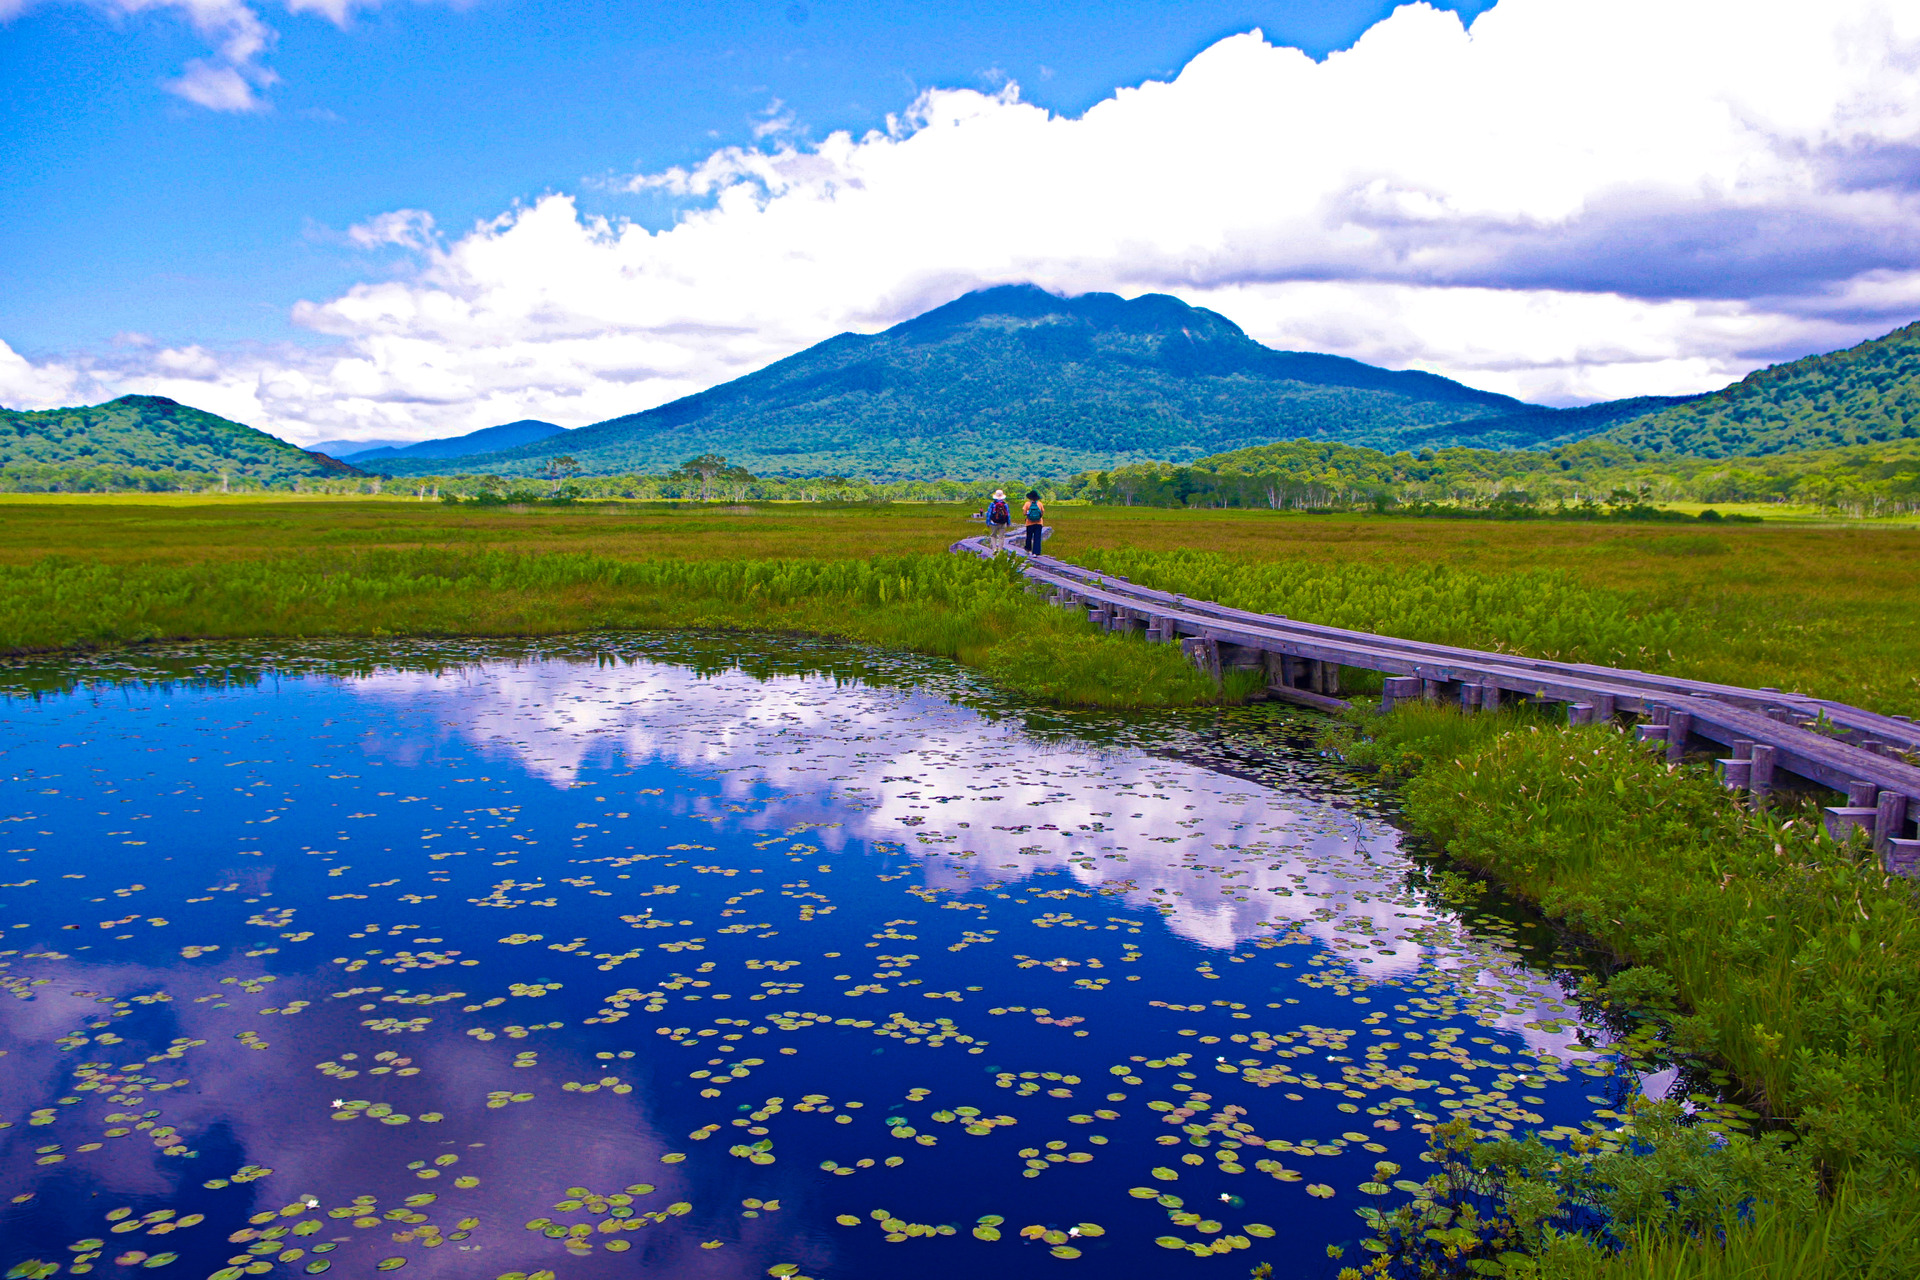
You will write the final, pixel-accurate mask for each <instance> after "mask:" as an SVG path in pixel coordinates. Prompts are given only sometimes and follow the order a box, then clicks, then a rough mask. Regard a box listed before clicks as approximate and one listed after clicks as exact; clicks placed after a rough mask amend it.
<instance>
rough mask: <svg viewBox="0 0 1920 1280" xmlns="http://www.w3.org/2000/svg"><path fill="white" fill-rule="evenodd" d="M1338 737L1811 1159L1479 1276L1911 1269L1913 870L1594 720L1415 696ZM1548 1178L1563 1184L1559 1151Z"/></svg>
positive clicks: (1917, 1042) (1918, 955)
mask: <svg viewBox="0 0 1920 1280" xmlns="http://www.w3.org/2000/svg"><path fill="white" fill-rule="evenodd" d="M1449 720H1452V721H1458V722H1460V724H1459V727H1457V728H1456V727H1452V726H1449V725H1447V724H1445V723H1443V722H1446V721H1449ZM1347 732H1348V733H1349V734H1351V735H1352V738H1353V739H1354V740H1364V741H1365V746H1364V748H1357V747H1354V746H1349V747H1348V748H1347V750H1348V753H1349V755H1350V758H1353V759H1356V760H1364V761H1368V762H1371V763H1376V764H1381V765H1385V766H1388V767H1391V768H1395V769H1398V770H1400V771H1402V772H1404V773H1406V774H1407V775H1409V776H1408V781H1407V783H1406V786H1405V789H1404V791H1405V802H1406V812H1407V814H1408V817H1409V818H1410V819H1411V820H1412V822H1413V823H1414V824H1415V825H1416V826H1417V827H1418V828H1419V829H1421V830H1422V831H1424V832H1426V833H1429V834H1430V835H1432V836H1433V837H1435V838H1436V839H1437V840H1439V841H1440V842H1441V843H1443V844H1444V845H1445V847H1446V849H1447V851H1448V853H1449V854H1450V855H1451V856H1452V857H1454V858H1456V859H1458V860H1459V861H1461V862H1463V863H1465V864H1466V865H1468V866H1469V867H1472V868H1474V869H1476V870H1478V871H1481V872H1484V873H1486V874H1488V875H1490V876H1492V877H1495V878H1497V879H1498V880H1499V881H1500V882H1501V883H1503V884H1504V885H1506V886H1508V887H1510V888H1512V889H1513V890H1515V891H1516V892H1518V893H1520V894H1522V895H1523V896H1526V897H1529V898H1531V899H1533V900H1535V901H1537V902H1538V903H1539V904H1540V907H1541V908H1542V910H1543V911H1545V912H1546V913H1547V914H1548V915H1549V916H1551V917H1554V918H1555V919H1558V920H1560V921H1562V922H1564V923H1565V924H1566V925H1567V926H1568V927H1569V928H1571V929H1573V930H1576V931H1577V932H1579V933H1580V934H1582V935H1584V936H1586V937H1588V938H1591V939H1594V940H1596V941H1598V942H1599V943H1601V944H1603V945H1604V946H1605V947H1606V948H1608V949H1609V950H1611V951H1612V952H1613V953H1614V954H1615V955H1616V956H1618V957H1620V958H1621V959H1622V960H1623V961H1624V962H1626V963H1628V964H1630V965H1634V966H1640V967H1635V968H1629V969H1627V970H1626V971H1625V972H1624V973H1622V974H1620V975H1618V976H1616V978H1615V979H1614V981H1613V984H1612V988H1611V990H1610V993H1609V994H1610V998H1612V999H1613V1000H1615V1001H1616V1002H1619V1003H1622V1004H1625V1005H1630V1006H1633V1007H1636V1008H1640V1009H1649V1008H1650V1009H1651V1011H1652V1012H1654V1013H1655V1014H1657V1015H1659V1016H1658V1017H1657V1018H1656V1019H1655V1021H1656V1023H1657V1025H1658V1027H1659V1028H1660V1030H1659V1032H1658V1034H1659V1035H1660V1036H1661V1037H1662V1038H1663V1039H1664V1041H1665V1048H1666V1050H1667V1051H1668V1052H1670V1053H1671V1054H1673V1055H1675V1056H1679V1057H1685V1056H1689V1055H1693V1056H1700V1055H1717V1056H1718V1057H1719V1058H1721V1059H1722V1060H1724V1061H1725V1062H1726V1063H1728V1064H1729V1065H1730V1066H1731V1067H1732V1068H1733V1070H1734V1071H1735V1073H1736V1074H1737V1075H1738V1076H1739V1077H1740V1078H1741V1079H1742V1080H1743V1081H1744V1082H1745V1083H1746V1084H1747V1085H1748V1087H1749V1088H1751V1089H1752V1090H1753V1092H1754V1093H1755V1094H1756V1095H1757V1096H1758V1097H1759V1098H1760V1099H1761V1100H1762V1101H1763V1102H1764V1104H1765V1106H1766V1107H1767V1108H1768V1109H1769V1110H1770V1111H1771V1112H1773V1113H1774V1114H1775V1115H1777V1116H1780V1117H1783V1118H1789V1119H1791V1120H1792V1121H1793V1122H1794V1129H1795V1132H1796V1134H1797V1143H1796V1144H1795V1145H1796V1149H1797V1151H1798V1152H1799V1153H1800V1155H1799V1158H1801V1159H1803V1160H1804V1161H1805V1162H1806V1169H1807V1170H1808V1176H1809V1177H1810V1178H1811V1177H1814V1176H1816V1175H1817V1177H1818V1178H1819V1179H1820V1180H1821V1181H1822V1182H1823V1183H1824V1184H1825V1186H1826V1188H1827V1189H1828V1190H1829V1191H1830V1192H1831V1194H1830V1195H1828V1196H1826V1197H1825V1198H1823V1199H1807V1200H1802V1199H1801V1198H1799V1197H1797V1196H1794V1195H1791V1194H1788V1193H1786V1192H1784V1191H1780V1190H1778V1188H1776V1189H1775V1190H1774V1191H1773V1192H1770V1193H1767V1194H1765V1195H1762V1194H1761V1193H1760V1192H1758V1191H1757V1190H1756V1189H1755V1185H1754V1184H1751V1183H1745V1184H1743V1183H1739V1182H1738V1181H1737V1180H1736V1181H1732V1182H1729V1183H1728V1184H1727V1189H1726V1190H1725V1192H1724V1195H1723V1197H1722V1200H1721V1202H1720V1203H1719V1204H1718V1205H1717V1206H1709V1207H1710V1208H1712V1209H1713V1212H1712V1213H1711V1214H1704V1215H1697V1216H1696V1217H1694V1218H1693V1219H1690V1220H1688V1221H1686V1222H1678V1221H1675V1222H1668V1223H1667V1224H1666V1225H1665V1226H1664V1227H1663V1226H1661V1225H1660V1222H1659V1221H1658V1220H1657V1219H1656V1218H1647V1219H1645V1220H1643V1221H1638V1222H1636V1223H1633V1224H1627V1225H1626V1227H1624V1228H1622V1229H1620V1230H1619V1231H1618V1236H1617V1243H1619V1244H1621V1245H1623V1246H1624V1248H1623V1250H1622V1251H1621V1252H1619V1253H1617V1254H1615V1253H1612V1252H1606V1251H1602V1252H1601V1253H1594V1254H1593V1256H1591V1257H1589V1258H1587V1259H1586V1261H1583V1262H1580V1263H1579V1265H1578V1266H1575V1265H1573V1264H1574V1261H1575V1258H1576V1255H1577V1254H1580V1252H1581V1250H1582V1249H1586V1245H1590V1244H1591V1243H1592V1240H1591V1238H1589V1239H1588V1240H1587V1242H1586V1245H1582V1244H1579V1243H1576V1242H1573V1241H1571V1239H1566V1240H1563V1242H1562V1243H1557V1244H1556V1243H1554V1239H1553V1238H1552V1237H1551V1235H1542V1236H1539V1237H1538V1238H1537V1239H1536V1240H1535V1241H1534V1243H1533V1245H1532V1246H1531V1247H1529V1248H1527V1249H1521V1250H1515V1249H1513V1248H1512V1247H1511V1246H1510V1247H1509V1251H1510V1252H1514V1254H1515V1257H1514V1258H1513V1259H1509V1260H1507V1261H1504V1262H1502V1261H1500V1260H1498V1259H1494V1260H1493V1262H1494V1264H1495V1265H1498V1266H1499V1267H1500V1268H1502V1269H1501V1270H1499V1271H1497V1272H1486V1274H1506V1275H1511V1276H1515V1277H1519V1276H1535V1275H1538V1276H1549V1275H1553V1276H1558V1275H1565V1276H1570V1277H1571V1276H1586V1275H1592V1276H1595V1277H1600V1276H1606V1277H1638V1276H1653V1275H1661V1276H1666V1275H1699V1276H1722V1275H1725V1276H1733V1275H1743V1274H1751V1275H1793V1276H1808V1277H1812V1276H1822V1277H1824V1276H1836V1277H1837V1276H1855V1275H1863V1276H1864V1275H1876V1276H1887V1277H1894V1276H1910V1275H1915V1274H1920V1225H1917V1220H1916V1217H1915V1215H1913V1214H1912V1212H1911V1205H1912V1204H1913V1203H1914V1199H1915V1197H1916V1196H1917V1195H1920V1107H1917V1105H1916V1104H1920V896H1917V895H1916V889H1915V885H1914V884H1913V882H1912V881H1909V880H1904V879H1900V878H1897V877H1889V876H1887V875H1886V874H1884V873H1883V872H1882V871H1880V869H1879V868H1878V866H1877V865H1876V863H1875V862H1874V860H1873V858H1872V857H1871V855H1870V853H1869V851H1868V850H1866V849H1865V848H1864V846H1863V845H1862V844H1860V843H1859V842H1857V841H1856V842H1854V843H1849V844H1837V843H1835V842H1834V841H1833V840H1831V839H1829V838H1828V837H1827V836H1826V835H1825V833H1824V831H1823V830H1822V829H1821V828H1820V826H1819V824H1818V823H1817V822H1815V821H1813V820H1812V819H1811V817H1810V816H1809V812H1808V811H1807V810H1805V809H1796V808H1794V807H1793V806H1784V807H1782V808H1781V809H1779V810H1775V811H1766V812H1761V813H1754V812H1751V811H1750V810H1748V809H1747V808H1745V807H1743V806H1741V805H1740V804H1738V803H1737V802H1736V799H1735V798H1734V797H1733V796H1732V795H1730V794H1729V793H1728V792H1726V791H1725V790H1723V789H1722V788H1721V787H1720V786H1719V785H1718V784H1717V782H1716V781H1715V780H1714V779H1713V778H1712V777H1711V776H1709V774H1708V773H1707V771H1706V770H1705V769H1704V768H1701V767H1699V766H1697V765H1691V764H1690V765H1669V764H1668V763H1667V762H1666V761H1665V760H1664V759H1663V758H1662V757H1660V756H1657V755H1655V754H1653V753H1650V752H1648V751H1646V750H1645V749H1644V748H1643V747H1641V746H1640V745H1639V744H1637V743H1635V742H1633V741H1631V740H1630V739H1629V738H1628V737H1627V736H1626V735H1625V734H1623V733H1621V732H1619V731H1617V730H1616V729H1614V728H1612V727H1608V726H1594V727H1587V728H1579V729H1567V728H1564V727H1556V726H1551V725H1546V724H1543V723H1540V722H1538V721H1536V722H1533V723H1529V722H1528V717H1527V714H1526V713H1525V712H1517V713H1515V712H1509V713H1503V714H1502V715H1478V716H1464V715H1461V714H1460V713H1459V712H1457V711H1454V710H1451V709H1446V708H1439V707H1433V706H1419V705H1415V706H1408V707H1405V708H1399V709H1396V710H1395V711H1394V713H1393V714H1391V715H1388V716H1382V717H1370V718H1366V719H1362V718H1361V717H1359V716H1354V717H1352V718H1351V720H1350V721H1349V727H1348V730H1347ZM1732 1149H1733V1148H1732V1147H1731V1146H1719V1147H1716V1148H1715V1149H1714V1150H1715V1151H1716V1152H1718V1153H1720V1155H1719V1156H1718V1157H1713V1156H1712V1155H1711V1153H1709V1155H1708V1156H1703V1157H1702V1158H1703V1159H1708V1161H1709V1164H1708V1166H1703V1167H1710V1166H1711V1159H1712V1158H1728V1157H1727V1156H1726V1154H1725V1153H1727V1152H1728V1151H1730V1150H1732ZM1491 1163H1492V1165H1493V1166H1494V1167H1496V1169H1499V1168H1500V1161H1499V1160H1497V1159H1496V1160H1493V1161H1492V1162H1491ZM1521 1163H1522V1165H1524V1163H1525V1162H1524V1161H1523V1162H1521ZM1577 1165H1578V1162H1574V1166H1577ZM1574 1166H1570V1167H1574ZM1504 1172H1505V1173H1507V1174H1509V1175H1511V1174H1514V1173H1515V1172H1516V1168H1515V1166H1513V1165H1512V1164H1511V1163H1509V1164H1508V1166H1506V1167H1505V1168H1504ZM1518 1172H1519V1173H1520V1174H1522V1175H1526V1174H1527V1171H1526V1169H1525V1168H1519V1169H1518ZM1527 1176H1531V1175H1527ZM1546 1185H1550V1186H1552V1187H1556V1188H1560V1189H1563V1190H1565V1191H1566V1192H1567V1193H1568V1195H1569V1196H1570V1197H1572V1196H1573V1195H1574V1191H1575V1187H1574V1180H1573V1179H1572V1177H1571V1175H1570V1174H1569V1173H1568V1172H1567V1170H1566V1169H1562V1170H1561V1171H1560V1172H1559V1173H1557V1174H1556V1175H1555V1178H1554V1179H1549V1180H1547V1183H1546ZM1783 1185H1784V1184H1783ZM1584 1198H1585V1199H1587V1200H1591V1199H1592V1197H1591V1196H1590V1195H1588V1196H1586V1197H1584ZM1608 1229H1612V1228H1608ZM1575 1234H1578V1233H1575ZM1587 1252H1588V1253H1593V1251H1592V1250H1591V1249H1587ZM1562 1263H1564V1264H1565V1266H1564V1267H1563V1266H1562ZM1816 1263H1817V1265H1816ZM1742 1267H1746V1268H1748V1269H1747V1270H1744V1271H1743V1270H1741V1268H1742ZM1754 1267H1761V1268H1765V1267H1777V1268H1784V1269H1774V1270H1767V1269H1760V1270H1754V1269H1752V1268H1754ZM1808 1267H1811V1268H1812V1269H1805V1268H1808ZM1530 1268H1531V1269H1530Z"/></svg>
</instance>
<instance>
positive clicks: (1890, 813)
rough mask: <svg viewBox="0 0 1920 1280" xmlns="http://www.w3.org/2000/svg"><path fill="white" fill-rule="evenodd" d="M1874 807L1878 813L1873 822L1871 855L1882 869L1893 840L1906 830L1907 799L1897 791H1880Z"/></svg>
mask: <svg viewBox="0 0 1920 1280" xmlns="http://www.w3.org/2000/svg"><path fill="white" fill-rule="evenodd" d="M1875 807H1876V808H1878V809H1879V812H1878V813H1876V814H1875V815H1874V820H1873V853H1874V856H1875V857H1877V858H1878V859H1879V860H1880V865H1881V866H1883V867H1884V866H1886V865H1887V855H1888V854H1889V853H1891V852H1892V851H1893V842H1894V840H1896V839H1897V838H1898V837H1899V836H1900V833H1901V832H1903V831H1905V830H1906V827H1907V798H1906V796H1904V795H1902V794H1901V793H1900V792H1898V791H1882V792H1881V793H1880V795H1879V803H1878V804H1877V805H1876V806H1875Z"/></svg>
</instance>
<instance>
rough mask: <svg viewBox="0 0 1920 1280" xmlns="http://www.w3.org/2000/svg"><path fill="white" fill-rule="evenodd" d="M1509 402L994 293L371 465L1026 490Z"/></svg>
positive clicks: (1389, 435) (1224, 335)
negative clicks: (744, 367) (1056, 478)
mask: <svg viewBox="0 0 1920 1280" xmlns="http://www.w3.org/2000/svg"><path fill="white" fill-rule="evenodd" d="M1528 407H1529V406H1526V405H1523V404H1522V403H1521V402H1520V401H1518V400H1515V399H1513V398H1511V397H1509V396H1502V395H1495V394H1493V393H1491V392H1485V391H1478V390H1475V389H1474V388H1472V387H1467V386H1462V385H1461V384H1460V383H1457V382H1453V381H1450V380H1448V379H1446V378H1442V377H1439V376H1437V375H1434V374H1430V373H1418V372H1396V371H1394V370H1390V369H1381V368H1377V367H1375V366H1373V365H1369V364H1363V363H1361V362H1360V361H1358V360H1348V359H1346V358H1344V357H1341V356H1329V355H1320V354H1316V353H1312V352H1298V351H1276V350H1274V349H1273V348H1271V347H1267V346H1264V345H1262V344H1261V343H1259V342H1256V341H1255V340H1254V339H1252V338H1251V337H1249V336H1247V334H1246V333H1245V331H1243V330H1242V329H1241V328H1240V326H1239V325H1236V324H1234V323H1233V322H1232V321H1231V320H1229V319H1227V318H1226V317H1225V316H1223V315H1220V314H1219V313H1218V312H1214V311H1209V310H1207V309H1205V308H1204V307H1195V306H1192V305H1190V304H1188V303H1186V302H1183V301H1181V300H1180V299H1179V298H1175V297H1172V296H1170V295H1167V294H1162V293H1149V294H1143V295H1141V296H1140V297H1137V298H1122V297H1120V296H1119V295H1118V294H1113V293H1083V294H1077V295H1075V296H1072V297H1065V296H1062V295H1060V294H1056V293H1050V292H1048V291H1047V290H1045V289H1042V288H1040V287H1038V286H1037V285H1032V284H1005V285H995V286H993V287H991V288H986V289H976V290H974V291H973V292H972V293H968V294H965V295H963V296H961V297H959V298H955V299H954V300H953V301H951V302H948V303H946V304H944V305H942V306H938V307H935V308H933V309H932V310H930V311H927V312H925V313H924V314H922V315H918V316H915V317H913V318H912V319H910V320H904V321H902V322H900V323H899V324H896V325H894V326H893V327H892V328H890V329H887V330H884V331H882V332H880V333H875V334H864V335H863V334H853V333H843V334H840V335H839V336H837V337H834V338H830V339H828V340H827V341H825V342H822V343H819V344H817V345H815V346H813V347H809V348H808V349H807V350H805V351H802V352H799V353H798V354H796V355H792V356H789V357H787V358H786V359H784V360H779V361H776V362H774V363H773V364H771V365H768V366H767V367H766V368H764V369H760V370H758V371H756V372H754V373H750V374H748V375H746V376H745V377H742V378H736V379H735V380H734V381H732V382H728V383H724V384H722V385H720V386H717V387H711V388H709V389H707V390H705V391H702V392H698V393H696V394H694V395H691V396H687V397H685V398H684V399H681V400H676V401H674V402H672V403H671V404H665V405H661V406H659V407H658V408H655V409H649V410H647V411H645V412H643V413H635V414H629V415H627V416H625V417H621V418H613V419H610V420H608V421H606V422H601V423H597V424H595V425H593V426H589V427H582V428H580V429H579V430H577V431H574V432H571V433H569V434H568V435H567V436H566V437H565V438H564V439H559V438H555V439H549V440H542V441H537V442H534V443H530V444H525V445H522V446H520V447H518V448H510V449H495V450H493V451H491V452H486V453H479V452H477V451H476V452H475V453H473V454H470V455H468V456H465V457H461V458H458V459H449V460H447V461H430V460H428V459H426V458H424V457H417V456H416V457H394V458H383V459H381V462H380V465H381V468H382V470H389V471H392V472H394V473H397V474H405V473H409V472H411V473H415V474H424V473H426V472H427V471H429V470H433V469H439V470H447V469H450V468H457V469H460V470H473V471H487V472H498V473H501V474H531V473H533V472H536V471H538V470H539V469H540V467H541V466H542V465H543V464H544V462H545V460H546V459H547V458H549V457H551V456H553V455H555V454H557V453H561V452H565V453H567V454H569V455H571V456H573V457H574V458H577V459H578V460H579V461H580V462H581V463H582V464H583V465H584V466H586V467H587V468H588V469H589V470H590V471H592V472H615V471H625V470H659V469H663V468H666V467H670V466H673V465H675V464H677V463H679V462H680V461H682V460H684V459H685V458H687V457H689V456H691V455H693V454H697V453H719V454H724V455H726V456H727V457H729V458H731V459H732V460H733V461H735V462H737V463H740V464H742V465H744V466H746V467H748V468H749V469H750V470H753V471H757V472H761V473H763V474H770V475H789V476H802V475H827V474H835V473H838V474H843V475H857V476H869V477H885V478H892V477H904V476H917V477H924V478H932V477H937V476H956V477H957V476H981V475H996V476H1005V475H1008V474H1011V473H1014V472H1019V473H1022V474H1026V475H1031V476H1042V475H1060V474H1069V473H1071V472H1074V471H1080V470H1090V469H1098V468H1105V467H1112V466H1118V465H1124V464H1126V463H1131V462H1146V461H1173V462H1181V461H1187V460H1190V459H1193V458H1197V457H1201V456H1203V455H1206V454H1209V453H1220V452H1225V451H1226V450H1228V449H1232V448H1244V447H1247V446H1248V445H1254V444H1266V443H1270V442H1273V441H1276V440H1291V439H1298V438H1306V439H1317V440H1331V441H1337V442H1340V443H1346V444H1368V445H1378V446H1385V447H1391V446H1393V445H1394V444H1395V443H1396V442H1397V441H1399V440H1400V439H1401V438H1402V437H1404V436H1405V435H1406V434H1408V433H1409V432H1415V431H1418V432H1423V433H1425V434H1426V435H1427V436H1428V437H1431V436H1432V435H1433V434H1434V433H1435V432H1439V433H1440V434H1441V435H1442V436H1444V435H1445V427H1446V424H1448V423H1452V422H1459V421H1463V420H1466V419H1473V418H1488V417H1490V416H1497V415H1502V414H1510V413H1513V412H1516V411H1518V410H1521V409H1525V408H1528ZM1447 442H1448V443H1452V442H1453V441H1451V440H1449V441H1447ZM1461 442H1462V443H1465V442H1468V441H1467V439H1466V438H1464V437H1463V439H1462V441H1461ZM362 460H364V458H363V459H362Z"/></svg>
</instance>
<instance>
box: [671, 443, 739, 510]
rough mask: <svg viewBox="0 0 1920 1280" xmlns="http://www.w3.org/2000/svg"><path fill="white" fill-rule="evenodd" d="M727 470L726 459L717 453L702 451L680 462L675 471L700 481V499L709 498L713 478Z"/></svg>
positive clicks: (703, 500)
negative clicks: (678, 468)
mask: <svg viewBox="0 0 1920 1280" xmlns="http://www.w3.org/2000/svg"><path fill="white" fill-rule="evenodd" d="M726 470H727V460H726V459H725V458H723V457H721V456H720V455H719V454H717V453H703V454H701V455H700V456H699V457H697V458H688V459H687V460H686V461H685V462H683V463H681V464H680V470H679V471H678V472H677V473H676V474H679V475H682V476H685V477H686V478H687V479H689V480H698V481H699V482H700V501H702V502H706V501H708V500H709V495H710V493H711V491H712V487H713V478H714V477H715V476H717V475H720V474H722V473H723V472H725V471H726Z"/></svg>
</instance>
